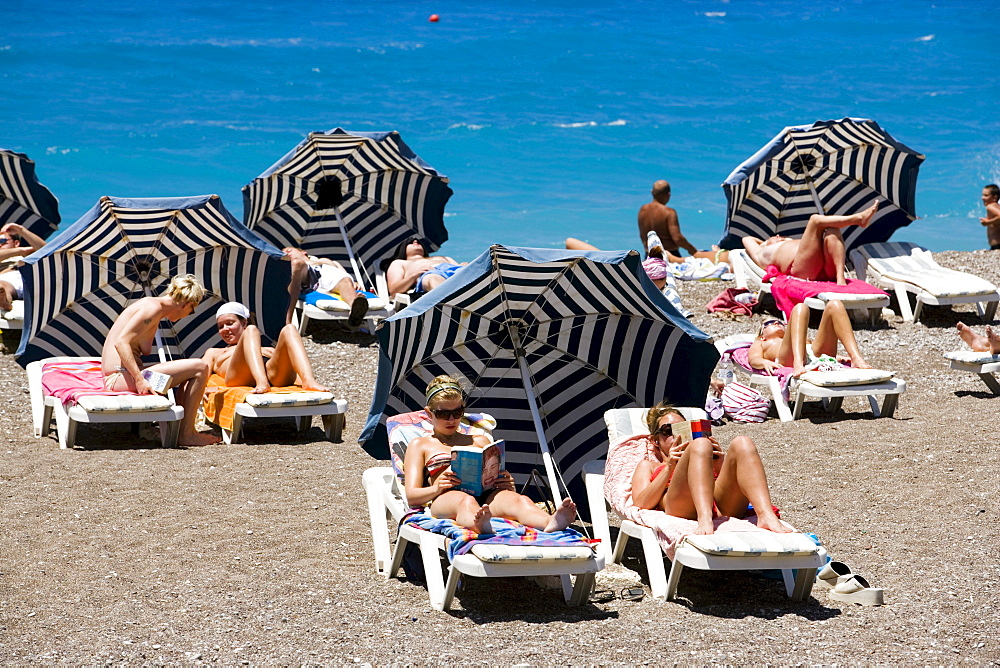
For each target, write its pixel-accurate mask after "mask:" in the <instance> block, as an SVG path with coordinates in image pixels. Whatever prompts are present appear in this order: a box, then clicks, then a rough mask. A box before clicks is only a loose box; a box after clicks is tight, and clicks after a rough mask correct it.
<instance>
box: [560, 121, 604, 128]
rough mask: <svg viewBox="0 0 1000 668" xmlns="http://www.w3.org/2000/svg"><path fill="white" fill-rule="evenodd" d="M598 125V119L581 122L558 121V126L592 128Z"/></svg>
mask: <svg viewBox="0 0 1000 668" xmlns="http://www.w3.org/2000/svg"><path fill="white" fill-rule="evenodd" d="M595 125H597V121H582V122H580V123H556V127H557V128H590V127H594V126H595Z"/></svg>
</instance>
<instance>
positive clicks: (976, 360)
mask: <svg viewBox="0 0 1000 668" xmlns="http://www.w3.org/2000/svg"><path fill="white" fill-rule="evenodd" d="M944 356H945V358H947V359H950V360H955V361H956V362H965V363H966V364H992V363H993V362H1000V355H991V354H989V353H982V352H977V351H975V350H953V351H951V352H949V353H945V354H944Z"/></svg>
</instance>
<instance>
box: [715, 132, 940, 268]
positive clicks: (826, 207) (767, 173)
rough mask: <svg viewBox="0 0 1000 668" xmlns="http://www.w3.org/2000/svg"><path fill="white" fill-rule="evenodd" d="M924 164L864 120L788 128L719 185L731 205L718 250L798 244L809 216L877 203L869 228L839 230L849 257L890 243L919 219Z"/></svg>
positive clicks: (851, 210) (844, 212) (853, 210)
mask: <svg viewBox="0 0 1000 668" xmlns="http://www.w3.org/2000/svg"><path fill="white" fill-rule="evenodd" d="M923 160H924V156H923V155H920V154H919V153H917V152H916V151H914V150H913V149H911V148H909V147H907V146H904V145H903V144H901V143H899V142H898V141H896V140H895V139H893V138H892V137H891V136H890V135H889V133H888V132H886V131H885V130H883V129H882V128H881V127H879V125H878V123H876V122H875V121H872V120H868V119H865V118H844V119H841V120H839V121H816V122H815V123H813V124H812V125H797V126H791V127H787V128H785V129H784V130H782V131H781V132H779V133H778V135H777V136H776V137H775V138H774V139H772V140H771V141H770V143H768V144H767V145H766V146H765V147H764V148H762V149H761V150H759V151H757V153H755V154H754V155H753V156H752V157H751V158H750V159H748V160H747V161H746V162H744V163H743V164H742V165H740V166H739V167H737V168H736V169H735V170H734V171H733V173H732V174H730V175H729V178H727V179H726V180H725V182H724V183H723V184H722V188H723V190H725V192H726V199H727V200H728V209H727V212H726V230H725V236H724V237H723V239H722V241H720V242H719V243H720V245H721V246H722V247H723V248H741V247H742V241H741V239H742V238H743V237H745V236H752V237H757V238H759V239H766V238H768V237H770V236H774V235H781V236H785V237H801V236H802V232H803V231H805V228H806V223H807V222H809V216H811V215H812V214H814V213H825V214H831V215H849V214H852V213H858V212H859V211H862V210H863V209H865V208H867V207H868V206H870V205H871V203H872V202H874V201H875V200H876V199H877V200H879V202H880V204H879V210H878V212H877V213H876V214H875V217H874V219H873V220H872V223H871V224H870V225H869V226H868V227H867V228H864V229H862V228H860V227H848V228H845V229H843V230H842V232H843V235H844V242H845V245H846V246H847V252H848V253H850V251H851V249H852V248H854V247H855V246H859V245H861V244H865V243H871V242H879V241H888V240H889V237H891V236H892V233H893V232H895V231H896V230H897V229H899V228H900V227H903V226H904V225H909V224H910V221H912V220H914V219H915V218H916V217H917V214H916V204H915V202H914V200H915V193H916V189H917V170H919V168H920V163H922V162H923Z"/></svg>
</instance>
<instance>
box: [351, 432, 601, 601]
mask: <svg viewBox="0 0 1000 668" xmlns="http://www.w3.org/2000/svg"><path fill="white" fill-rule="evenodd" d="M409 415H412V414H409ZM474 424H475V425H479V426H481V425H483V424H495V422H494V421H493V418H492V417H490V416H488V415H482V416H478V419H477V420H476V421H475V423H474ZM412 427H413V425H405V426H404V428H396V429H393V430H392V431H391V432H390V435H389V440H390V447H391V449H392V453H393V464H394V466H395V467H396V468H398V469H399V472H398V473H397V471H396V470H395V469H394V467H393V466H378V467H373V468H370V469H368V470H366V471H365V472H364V474H363V476H362V484H363V486H364V489H365V494H366V496H367V499H368V515H369V519H370V521H371V530H372V544H373V546H374V549H375V568H376V570H377V571H378V572H379V573H381V574H383V575H385V576H386V577H394V576H395V575H396V573H397V572H398V571H399V569H400V567H401V565H402V560H403V551H404V549H405V548H406V545H407V543H412V544H414V545H416V546H418V547H419V549H420V556H421V561H422V562H423V565H424V575H425V577H426V579H427V593H428V595H429V596H430V601H431V607H433V608H434V609H435V610H448V609H449V608H450V607H451V603H452V601H453V599H454V596H455V591H456V588H457V586H458V581H459V578H460V577H461V576H462V575H468V576H472V577H536V576H551V575H558V576H560V577H561V579H562V586H563V587H562V588H563V597H564V598H565V600H566V602H567V603H568V604H569V605H573V606H575V605H580V604H582V603H584V602H586V601H587V599H588V597H589V596H590V592H591V591H592V590H593V588H594V574H595V573H596V572H597V571H599V570H601V569H602V568H604V556H603V555H602V554H600V553H597V554H595V553H594V551H593V550H592V549H591V548H589V547H573V546H567V547H527V546H515V545H511V546H507V545H489V546H486V545H477V546H475V547H473V549H472V550H471V551H470V552H467V553H465V554H462V555H459V556H457V557H455V558H454V559H453V560H451V562H450V564H449V566H448V579H447V581H445V579H444V576H443V573H442V570H441V555H442V554H446V553H447V545H446V539H445V537H444V536H441V535H439V534H436V533H432V532H430V531H425V530H423V529H420V528H419V527H415V526H412V525H409V524H402V525H400V524H399V522H400V520H401V519H402V518H403V516H404V515H406V514H407V513H408V512H409V511H410V507H409V504H408V503H407V501H406V494H405V490H404V487H403V483H402V480H401V475H402V456H403V453H405V449H406V443H407V442H408V440H409V438H410V437H412V431H410V432H409V433H408V432H407V429H408V428H412ZM466 429H467V430H468V431H469V432H470V433H477V431H478V433H487V432H485V431H484V430H483V429H481V428H478V427H475V426H472V425H470V424H468V423H466ZM387 517H391V518H392V520H393V522H394V523H396V524H397V526H399V531H398V534H397V539H396V546H395V549H394V550H392V551H391V553H390V534H389V524H388V521H387ZM480 548H485V549H480ZM390 554H391V556H390ZM571 576H575V581H571V579H570V577H571Z"/></svg>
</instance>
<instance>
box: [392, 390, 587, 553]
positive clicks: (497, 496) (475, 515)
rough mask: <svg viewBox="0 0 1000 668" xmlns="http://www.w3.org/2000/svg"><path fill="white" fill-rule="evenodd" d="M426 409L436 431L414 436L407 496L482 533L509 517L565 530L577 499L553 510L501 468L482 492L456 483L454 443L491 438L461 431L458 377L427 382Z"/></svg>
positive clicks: (406, 471) (406, 465) (483, 442)
mask: <svg viewBox="0 0 1000 668" xmlns="http://www.w3.org/2000/svg"><path fill="white" fill-rule="evenodd" d="M426 398H427V405H426V406H425V410H426V411H427V414H428V415H429V416H430V418H431V425H432V426H433V433H432V434H431V435H430V436H424V437H421V438H415V439H413V440H412V441H411V442H410V444H409V446H408V447H407V448H406V456H405V457H404V459H403V479H404V485H405V487H406V498H407V500H408V501H409V503H410V505H411V506H428V507H429V510H430V513H431V515H433V516H434V517H437V518H441V519H453V520H455V522H456V523H458V524H460V525H461V526H463V527H465V528H467V529H472V530H473V531H476V532H477V533H492V529H491V528H490V518H492V517H505V518H508V519H512V520H515V521H517V522H520V523H521V524H524V525H525V526H530V527H534V528H535V529H541V530H542V531H559V530H561V529H565V528H566V527H567V526H569V524H570V522H572V521H573V518H575V517H576V504H575V503H573V502H572V501H571V500H570V499H564V500H563V502H562V504H561V505H560V506H559V508H558V509H556V512H555V514H553V515H549V514H548V513H546V512H545V511H544V510H541V509H540V508H538V507H537V506H536V505H535V504H534V502H532V500H531V499H529V498H528V497H526V496H524V495H522V494H518V493H517V492H515V491H514V478H513V476H511V475H510V473H508V472H507V471H500V473H499V475H497V477H496V482H495V483H494V487H493V489H488V490H486V491H484V492H483V493H482V495H480V496H479V497H475V496H472V495H471V494H468V493H466V492H463V491H459V490H457V489H455V487H458V485H459V484H460V483H461V480H460V479H459V477H458V476H457V475H455V473H454V472H453V471H452V470H451V449H452V447H453V446H459V445H464V446H469V445H477V446H479V447H480V448H485V447H486V446H488V445H489V444H490V439H489V438H488V437H486V436H482V435H480V436H471V435H469V434H463V433H461V432H460V431H459V424H460V423H461V420H462V417H463V416H464V415H465V394H464V392H462V388H461V386H460V385H459V384H458V382H456V381H455V379H453V378H451V377H449V376H438V377H437V378H435V379H434V380H432V381H431V383H430V385H428V386H427V392H426Z"/></svg>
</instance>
